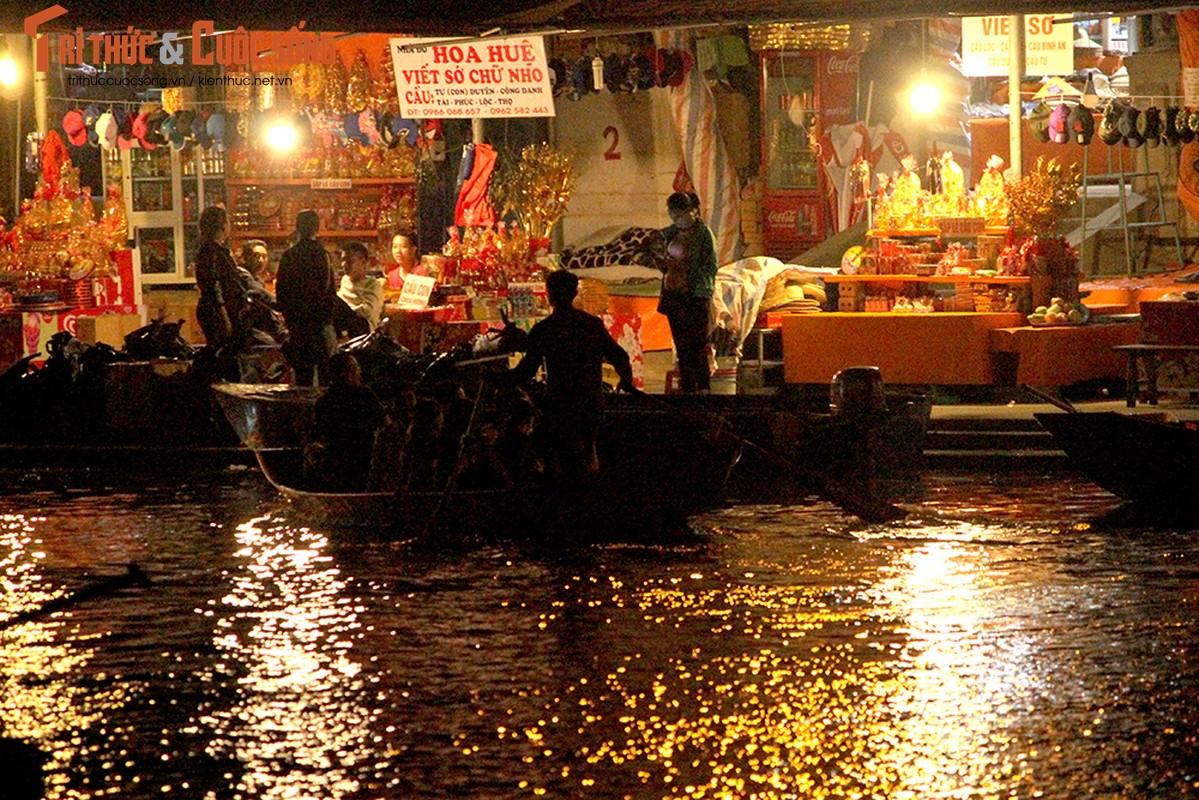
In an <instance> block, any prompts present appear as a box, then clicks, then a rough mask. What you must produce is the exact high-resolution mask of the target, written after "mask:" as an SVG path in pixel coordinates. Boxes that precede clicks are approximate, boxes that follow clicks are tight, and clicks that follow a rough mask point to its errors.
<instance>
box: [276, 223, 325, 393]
mask: <svg viewBox="0 0 1199 800" xmlns="http://www.w3.org/2000/svg"><path fill="white" fill-rule="evenodd" d="M320 224H321V220H320V217H319V216H317V213H316V212H315V211H313V210H311V209H305V210H304V211H301V212H300V213H299V214H297V215H296V235H297V237H298V239H299V240H298V241H297V242H296V243H295V244H294V245H292V246H291V247H290V248H288V250H287V252H285V253H284V254H283V257H282V258H281V259H280V261H279V278H278V281H277V283H276V285H275V292H276V295H277V298H278V303H279V310H280V311H282V312H283V319H284V321H285V322H286V323H287V330H288V333H289V334H290V339H289V340H288V343H287V346H286V347H285V348H284V353H285V355H286V356H287V360H288V362H289V363H290V364H291V368H292V370H293V371H294V372H295V382H296V383H297V384H300V385H303V386H311V385H312V383H313V381H314V380H315V379H316V378H318V377H319V374H320V371H321V368H322V367H323V366H324V365H325V364H326V363H327V362H328V360H329V356H331V355H333V351H334V350H335V349H337V336H336V335H335V334H334V332H333V309H334V302H335V301H336V300H337V293H336V290H335V288H334V286H333V270H332V268H330V266H329V256H328V255H327V254H326V253H325V249H324V248H323V247H321V246H320V244H318V243H317V241H316V238H315V237H316V232H317V230H319V229H320Z"/></svg>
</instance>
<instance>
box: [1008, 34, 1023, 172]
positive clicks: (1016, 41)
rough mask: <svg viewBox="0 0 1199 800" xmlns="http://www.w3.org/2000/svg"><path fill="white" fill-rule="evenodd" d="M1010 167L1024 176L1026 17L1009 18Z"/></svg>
mask: <svg viewBox="0 0 1199 800" xmlns="http://www.w3.org/2000/svg"><path fill="white" fill-rule="evenodd" d="M1008 22H1009V29H1008V83H1007V87H1008V89H1007V96H1008V106H1009V110H1008V154H1009V155H1008V162H1009V164H1008V166H1009V167H1011V170H1012V175H1013V176H1014V177H1016V178H1019V177H1021V176H1022V175H1023V174H1024V166H1023V161H1024V159H1023V145H1022V144H1021V140H1020V137H1021V135H1022V134H1023V131H1024V107H1023V106H1022V105H1021V103H1020V79H1021V78H1023V77H1024V15H1023V14H1013V15H1012V16H1011V17H1009V18H1008Z"/></svg>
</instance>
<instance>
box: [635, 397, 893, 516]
mask: <svg viewBox="0 0 1199 800" xmlns="http://www.w3.org/2000/svg"><path fill="white" fill-rule="evenodd" d="M641 396H642V397H646V398H649V401H650V402H651V404H653V405H655V406H657V407H659V408H662V409H666V410H669V411H671V412H673V413H676V414H679V415H681V416H683V417H686V418H691V419H693V420H694V419H696V418H700V419H702V418H703V417H705V416H707V417H716V418H717V419H718V420H719V421H720V422H719V424H718V425H715V426H714V428H715V432H716V435H717V436H720V435H724V436H728V437H730V438H732V439H734V440H735V441H737V442H739V443H740V445H741V447H748V448H749V449H751V450H754V451H755V452H757V453H759V454H761V455H763V456H765V457H766V458H769V459H771V460H772V461H774V462H775V463H777V464H779V465H781V466H784V467H787V468H789V469H791V470H794V471H795V472H797V473H799V474H801V475H803V477H804V478H805V479H806V480H808V481H809V482H810V483H811V485H812V488H813V489H815V490H816V493H817V494H819V495H820V496H821V497H823V498H824V499H826V500H828V501H830V502H832V503H834V504H835V505H837V506H840V507H841V508H842V509H844V510H845V511H848V512H849V513H851V514H853V515H854V516H856V517H859V518H860V519H862V520H865V521H866V522H894V521H895V520H898V519H903V518H904V517H906V516H907V513H908V512H906V511H904V510H903V509H902V508H900V507H899V506H897V505H895V504H894V503H889V502H887V501H885V500H879V499H877V498H863V497H861V496H859V495H855V494H853V493H851V492H847V491H845V490H844V489H842V488H841V487H840V486H838V485H837V484H836V483H834V482H833V481H831V480H829V479H828V478H826V477H825V476H823V475H821V474H819V473H817V472H813V471H812V470H811V469H808V468H807V467H804V466H803V465H801V464H798V463H796V462H795V461H794V460H793V459H791V458H788V457H787V456H785V455H783V454H782V453H780V452H778V451H777V450H775V449H773V448H770V447H764V446H763V445H760V444H758V443H757V442H755V441H752V440H751V439H748V438H746V437H744V436H742V435H741V434H739V433H736V432H734V431H731V430H729V429H728V426H726V425H725V424H724V423H725V419H724V417H722V416H721V415H720V414H717V413H715V412H711V411H705V412H696V411H687V410H684V409H681V408H678V407H676V406H674V405H672V404H670V403H667V402H666V401H664V400H661V399H659V398H657V397H654V396H653V395H651V394H645V393H642V394H641ZM704 422H705V423H710V422H711V420H704Z"/></svg>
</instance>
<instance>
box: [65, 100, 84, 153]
mask: <svg viewBox="0 0 1199 800" xmlns="http://www.w3.org/2000/svg"><path fill="white" fill-rule="evenodd" d="M62 132H63V133H65V134H66V135H67V141H68V142H70V143H71V144H73V145H75V146H76V147H82V146H83V145H85V144H87V126H86V125H84V124H83V112H82V111H80V110H79V109H77V108H72V109H71V110H70V111H68V112H67V113H66V115H65V116H63V118H62Z"/></svg>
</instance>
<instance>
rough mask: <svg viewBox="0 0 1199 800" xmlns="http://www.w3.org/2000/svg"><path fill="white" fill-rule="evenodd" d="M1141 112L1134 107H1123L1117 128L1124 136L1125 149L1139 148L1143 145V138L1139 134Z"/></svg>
mask: <svg viewBox="0 0 1199 800" xmlns="http://www.w3.org/2000/svg"><path fill="white" fill-rule="evenodd" d="M1140 124H1141V110H1140V109H1139V108H1136V107H1135V106H1125V107H1124V113H1123V114H1122V115H1121V117H1120V122H1119V125H1118V127H1119V128H1120V133H1121V134H1122V135H1123V136H1124V146H1125V147H1134V148H1135V147H1140V146H1141V145H1143V144H1144V143H1145V137H1144V136H1142V135H1141V132H1140Z"/></svg>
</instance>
